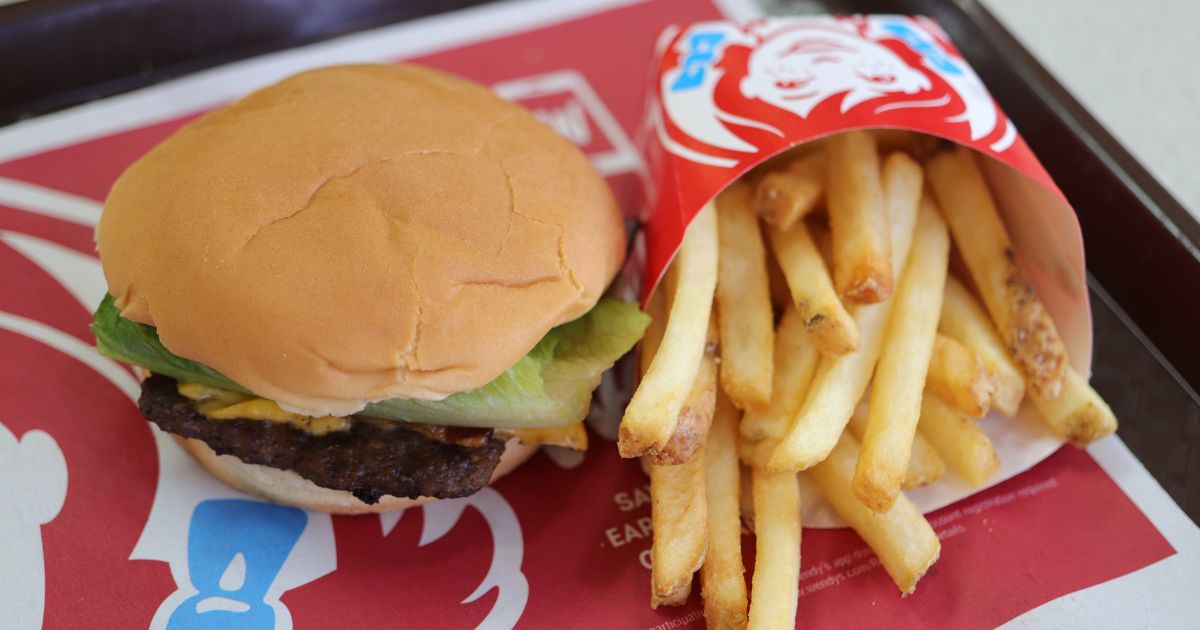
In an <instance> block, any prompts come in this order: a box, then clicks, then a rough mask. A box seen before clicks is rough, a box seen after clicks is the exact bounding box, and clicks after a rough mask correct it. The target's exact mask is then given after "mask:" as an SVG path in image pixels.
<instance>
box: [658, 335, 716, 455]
mask: <svg viewBox="0 0 1200 630" xmlns="http://www.w3.org/2000/svg"><path fill="white" fill-rule="evenodd" d="M717 346H718V335H717V325H716V322H711V321H710V322H709V324H708V337H707V343H706V344H705V346H704V358H703V359H701V360H700V370H699V371H698V372H697V373H696V380H695V381H692V389H691V391H690V392H688V397H687V400H686V401H684V403H683V408H681V409H680V410H679V422H678V423H677V424H676V425H675V431H674V432H672V433H671V437H670V439H668V440H667V443H666V444H665V445H663V447H662V448H658V447H651V448H650V449H649V450H647V451H646V456H647V457H649V458H650V461H651V462H653V463H655V464H659V465H664V466H671V465H675V464H682V463H683V462H686V461H687V460H688V459H690V458H691V457H692V455H693V454H695V452H696V451H697V450H698V449H699V448H700V446H701V445H702V444H704V440H706V439H707V438H708V429H709V426H710V425H711V424H712V417H713V410H714V408H715V407H716V404H717Z"/></svg>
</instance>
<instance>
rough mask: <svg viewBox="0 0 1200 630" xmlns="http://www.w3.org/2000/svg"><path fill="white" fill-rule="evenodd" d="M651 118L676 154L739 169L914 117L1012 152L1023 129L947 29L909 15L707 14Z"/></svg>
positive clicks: (678, 52) (925, 125) (937, 129)
mask: <svg viewBox="0 0 1200 630" xmlns="http://www.w3.org/2000/svg"><path fill="white" fill-rule="evenodd" d="M667 42H668V43H667V45H666V46H665V47H664V48H663V51H664V55H663V63H662V67H661V69H660V70H661V75H660V76H659V80H658V94H657V97H658V99H659V101H657V102H656V103H657V104H655V105H654V106H653V107H652V109H651V112H650V116H649V119H650V120H651V121H652V124H653V126H654V127H655V138H656V139H657V140H658V144H659V145H661V147H662V148H663V149H665V150H666V151H667V152H668V153H671V154H673V155H675V156H677V157H680V158H683V159H685V160H687V161H689V162H693V163H696V164H699V165H704V166H712V167H718V168H735V167H741V166H745V165H747V164H748V163H751V162H757V161H759V160H760V159H761V158H762V157H763V154H764V153H766V154H769V153H774V152H775V151H778V150H780V149H783V148H786V147H787V146H788V145H789V144H794V143H796V142H800V141H804V140H807V139H809V138H812V137H817V136H820V135H824V134H826V133H830V132H834V131H838V130H843V129H849V128H856V127H865V126H884V127H907V128H912V129H918V130H921V131H925V132H927V133H933V134H937V135H941V136H944V137H947V138H951V139H954V140H956V141H958V142H960V143H963V144H967V145H969V146H971V145H974V146H976V148H980V149H985V148H986V149H991V150H992V151H994V152H997V153H998V152H1002V151H1005V150H1007V149H1008V148H1009V147H1011V146H1012V145H1013V143H1014V142H1015V140H1016V130H1015V129H1014V128H1013V126H1012V123H1011V122H1009V121H1008V120H1007V119H1006V118H1005V117H1004V115H1003V114H1002V113H1001V112H1000V110H999V108H997V107H996V104H995V102H994V101H993V100H992V98H991V96H990V95H989V94H988V92H987V89H986V88H984V86H983V83H982V82H981V81H980V80H979V77H978V76H976V75H975V73H974V72H973V71H972V70H971V68H970V67H969V66H968V65H967V64H966V62H965V61H964V60H963V59H962V57H961V56H960V55H959V53H958V52H957V51H955V50H954V48H953V46H952V45H950V43H949V41H948V40H946V39H945V36H944V35H942V34H941V31H940V30H939V29H938V28H937V27H936V25H934V24H932V23H931V22H929V21H927V20H923V19H921V18H912V17H906V16H887V15H878V16H854V17H815V18H788V19H782V18H781V19H763V20H756V21H752V22H748V23H746V24H741V25H735V24H729V23H724V22H708V23H701V24H696V25H693V26H691V27H689V28H687V29H686V30H683V31H677V32H675V33H671V34H670V35H669V36H668V39H667Z"/></svg>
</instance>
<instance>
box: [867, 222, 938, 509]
mask: <svg viewBox="0 0 1200 630" xmlns="http://www.w3.org/2000/svg"><path fill="white" fill-rule="evenodd" d="M949 261H950V235H949V234H948V233H947V232H946V224H945V222H943V221H942V217H941V215H939V214H938V212H937V210H935V209H934V208H933V207H932V203H924V204H922V205H921V209H920V211H919V213H918V216H917V229H916V234H915V235H914V236H913V245H912V253H911V254H909V257H908V264H907V266H906V267H905V271H904V275H903V276H902V277H901V278H900V283H899V285H898V287H897V289H896V292H895V294H894V295H893V296H892V302H893V306H892V316H891V321H889V322H888V327H887V333H886V336H885V340H884V342H883V348H882V349H881V350H880V354H879V363H878V365H877V367H876V368H875V380H874V385H873V386H872V388H871V402H870V405H869V411H868V415H867V427H866V430H865V431H864V432H863V437H862V447H861V451H862V454H861V456H860V457H859V459H858V468H857V469H856V470H855V473H854V494H855V496H857V497H858V499H859V500H860V501H862V502H863V504H864V505H866V506H867V507H869V508H871V509H873V510H875V511H876V512H886V511H887V510H889V509H891V507H892V504H893V503H894V502H895V501H896V497H897V496H899V494H900V486H901V484H902V483H903V482H904V477H905V474H906V473H907V470H908V459H909V455H910V453H911V452H912V442H913V435H914V434H915V433H916V432H917V419H918V418H919V417H920V415H921V392H922V391H924V389H925V374H926V371H927V370H928V369H929V359H930V357H931V356H932V354H933V340H934V337H935V336H936V335H937V320H938V314H939V313H941V310H942V293H943V287H944V286H945V284H946V272H947V267H948V265H949Z"/></svg>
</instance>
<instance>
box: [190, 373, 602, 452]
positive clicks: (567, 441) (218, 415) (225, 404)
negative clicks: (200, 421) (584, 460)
mask: <svg viewBox="0 0 1200 630" xmlns="http://www.w3.org/2000/svg"><path fill="white" fill-rule="evenodd" d="M178 389H179V394H180V395H181V396H183V397H184V398H188V399H190V400H192V401H194V402H195V403H196V410H197V411H199V412H200V413H202V414H204V415H206V416H208V417H209V418H212V419H213V420H234V419H248V420H265V421H267V422H281V423H283V424H288V425H291V426H292V427H295V428H297V429H300V430H301V431H306V432H308V433H311V434H313V435H326V434H328V433H332V432H334V431H348V430H349V429H350V418H344V417H338V416H323V417H320V418H314V417H311V416H302V415H300V414H297V413H291V412H288V411H284V410H283V409H281V408H280V407H279V405H277V404H276V403H275V402H274V401H271V400H267V399H265V398H259V397H257V396H254V395H252V394H239V393H237V392H230V391H225V390H223V389H217V388H215V387H208V386H207V385H201V384H199V383H185V382H182V381H180V382H179V384H178ZM401 426H403V425H401ZM496 433H497V435H499V436H500V437H505V438H507V437H516V438H517V439H519V440H521V441H522V442H524V443H525V444H529V445H534V446H536V445H543V444H546V445H551V446H563V447H566V448H570V449H574V450H577V451H586V450H587V447H588V436H587V429H585V428H584V426H583V422H582V421H581V422H576V423H575V424H572V425H570V426H565V427H559V428H553V429H511V430H507V429H498V430H497V431H496Z"/></svg>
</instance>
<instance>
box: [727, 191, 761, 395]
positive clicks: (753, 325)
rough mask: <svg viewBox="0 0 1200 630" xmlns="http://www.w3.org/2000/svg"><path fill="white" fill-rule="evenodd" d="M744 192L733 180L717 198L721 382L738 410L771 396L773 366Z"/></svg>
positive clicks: (752, 220)
mask: <svg viewBox="0 0 1200 630" xmlns="http://www.w3.org/2000/svg"><path fill="white" fill-rule="evenodd" d="M750 194H751V190H750V186H749V185H747V184H745V183H742V182H737V183H735V184H733V185H732V186H730V187H729V188H728V189H726V190H725V192H723V193H721V194H720V195H719V196H718V197H717V223H718V226H719V230H718V240H719V243H720V254H719V255H718V257H717V261H718V274H717V315H718V321H719V322H720V328H721V386H722V387H724V388H725V392H726V393H727V394H729V397H730V398H731V399H732V400H733V402H734V404H736V405H737V406H738V408H740V409H750V408H753V407H764V406H766V404H767V402H768V401H770V400H771V372H772V371H773V370H774V366H775V363H774V359H773V358H772V356H773V354H774V347H775V313H774V312H773V310H772V308H771V290H770V286H769V283H768V280H767V260H766V258H767V254H766V247H764V246H763V241H762V231H761V230H759V228H758V217H757V216H755V214H754V209H753V208H752V207H751V206H750V203H751V199H750Z"/></svg>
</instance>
